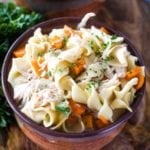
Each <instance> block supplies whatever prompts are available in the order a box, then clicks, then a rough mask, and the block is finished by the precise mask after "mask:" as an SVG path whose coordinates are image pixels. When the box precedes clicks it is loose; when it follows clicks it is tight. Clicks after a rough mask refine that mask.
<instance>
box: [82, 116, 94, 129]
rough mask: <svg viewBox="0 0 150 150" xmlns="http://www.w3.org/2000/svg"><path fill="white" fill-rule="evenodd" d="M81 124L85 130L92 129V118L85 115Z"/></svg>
mask: <svg viewBox="0 0 150 150" xmlns="http://www.w3.org/2000/svg"><path fill="white" fill-rule="evenodd" d="M83 122H84V125H85V126H86V128H89V129H93V128H94V125H93V116H92V115H85V116H83Z"/></svg>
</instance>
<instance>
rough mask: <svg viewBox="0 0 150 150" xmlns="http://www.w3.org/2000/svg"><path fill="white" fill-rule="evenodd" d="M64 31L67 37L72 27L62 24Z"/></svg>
mask: <svg viewBox="0 0 150 150" xmlns="http://www.w3.org/2000/svg"><path fill="white" fill-rule="evenodd" d="M64 33H65V36H67V37H69V36H71V34H72V28H70V27H69V26H67V25H65V26H64Z"/></svg>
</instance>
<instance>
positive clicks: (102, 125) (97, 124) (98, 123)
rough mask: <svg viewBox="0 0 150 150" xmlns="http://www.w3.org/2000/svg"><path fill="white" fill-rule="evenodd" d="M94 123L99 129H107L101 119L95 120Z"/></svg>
mask: <svg viewBox="0 0 150 150" xmlns="http://www.w3.org/2000/svg"><path fill="white" fill-rule="evenodd" d="M94 123H95V125H96V127H97V128H98V129H101V128H103V127H105V125H104V124H103V123H102V122H101V120H99V119H96V120H94Z"/></svg>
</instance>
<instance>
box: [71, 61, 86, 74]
mask: <svg viewBox="0 0 150 150" xmlns="http://www.w3.org/2000/svg"><path fill="white" fill-rule="evenodd" d="M84 65H85V60H84V59H80V60H78V61H77V63H76V64H75V65H73V66H72V68H71V70H72V71H73V73H74V74H75V75H79V74H80V73H81V72H82V71H84V69H85V68H84Z"/></svg>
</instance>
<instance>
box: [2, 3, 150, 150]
mask: <svg viewBox="0 0 150 150" xmlns="http://www.w3.org/2000/svg"><path fill="white" fill-rule="evenodd" d="M97 19H98V20H100V21H103V22H106V23H108V24H109V25H111V26H113V27H114V28H115V29H117V30H119V31H121V32H122V33H124V34H125V35H127V37H129V39H130V40H131V42H132V43H133V44H134V45H135V47H136V48H137V49H138V51H139V52H140V53H141V54H142V55H143V57H144V60H145V64H146V77H147V78H146V80H147V81H146V82H147V85H146V93H145V97H144V100H143V103H142V104H141V107H140V109H139V111H138V112H137V113H136V115H135V116H134V117H133V118H132V119H131V120H130V121H129V123H127V125H126V127H125V128H124V129H123V131H122V133H121V134H120V135H119V136H117V137H116V138H115V139H114V140H113V141H112V142H111V143H110V144H109V145H107V146H106V147H104V148H103V150H150V3H148V2H146V0H145V1H144V0H122V1H120V0H107V1H106V2H105V4H104V6H103V7H102V8H101V10H100V11H99V12H98V15H97ZM0 150H41V149H40V148H39V147H38V146H37V145H35V144H34V143H32V142H31V141H30V140H29V139H27V138H26V137H25V136H24V134H23V133H22V132H21V131H20V129H19V128H18V126H17V125H16V124H15V123H14V124H13V125H11V126H10V127H9V128H8V129H1V130H0Z"/></svg>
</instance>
